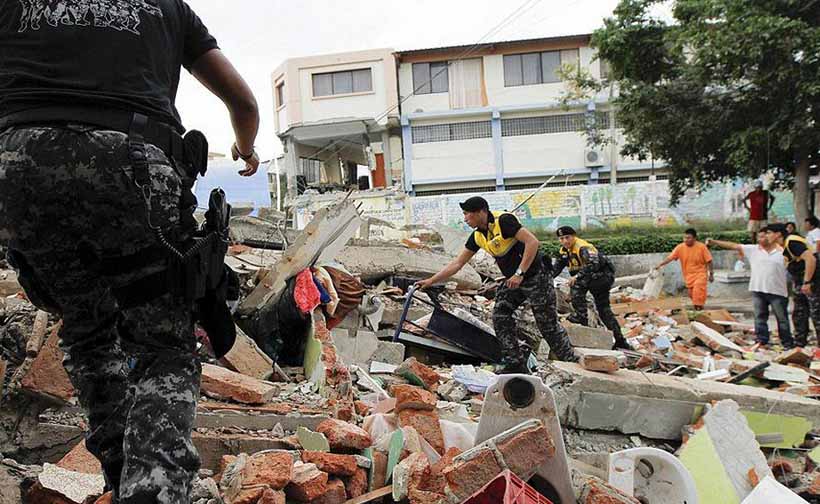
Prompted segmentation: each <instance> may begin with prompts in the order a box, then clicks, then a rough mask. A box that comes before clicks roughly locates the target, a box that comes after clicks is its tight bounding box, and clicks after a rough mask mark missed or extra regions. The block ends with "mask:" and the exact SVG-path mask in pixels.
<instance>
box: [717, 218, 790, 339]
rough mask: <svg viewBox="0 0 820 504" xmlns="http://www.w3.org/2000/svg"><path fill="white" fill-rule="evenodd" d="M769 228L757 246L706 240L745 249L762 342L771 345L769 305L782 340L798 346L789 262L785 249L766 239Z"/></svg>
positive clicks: (758, 336)
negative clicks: (792, 319)
mask: <svg viewBox="0 0 820 504" xmlns="http://www.w3.org/2000/svg"><path fill="white" fill-rule="evenodd" d="M766 230H767V228H765V227H764V228H762V229H761V230H760V231H758V233H757V245H741V244H739V243H733V242H728V241H721V240H711V239H709V240H706V245H707V246H709V245H715V246H716V247H719V248H723V249H729V250H736V251H738V252H742V253H743V255H744V256H745V257H746V259H747V260H748V261H749V265H750V267H751V271H752V277H751V279H750V280H749V290H750V291H751V293H752V300H753V301H754V311H755V336H756V339H757V342H758V343H760V344H762V345H768V344H769V308H771V311H772V312H773V313H774V317H775V319H777V332H778V334H779V335H780V343H781V344H782V345H783V346H784V347H785V348H792V347H794V340H792V334H791V327H790V326H789V310H788V308H789V291H788V287H787V283H786V278H787V272H786V264H785V262H784V260H783V248H782V247H780V246H779V245H776V244H773V243H772V244H770V243H769V241H768V240H767V239H766Z"/></svg>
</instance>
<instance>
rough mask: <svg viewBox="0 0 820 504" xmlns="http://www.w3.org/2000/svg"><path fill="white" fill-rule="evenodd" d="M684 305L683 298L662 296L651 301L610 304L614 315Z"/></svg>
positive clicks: (683, 307)
mask: <svg viewBox="0 0 820 504" xmlns="http://www.w3.org/2000/svg"><path fill="white" fill-rule="evenodd" d="M685 309H686V305H685V304H684V302H683V298H664V299H654V300H651V301H635V302H632V303H618V304H614V305H612V311H613V312H614V313H615V315H624V314H627V313H639V314H640V313H647V312H650V311H659V310H685Z"/></svg>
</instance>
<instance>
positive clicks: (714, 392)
mask: <svg viewBox="0 0 820 504" xmlns="http://www.w3.org/2000/svg"><path fill="white" fill-rule="evenodd" d="M553 366H554V368H555V369H556V370H557V371H559V372H563V374H564V376H562V377H560V380H561V382H562V383H558V384H557V385H555V386H553V387H552V390H553V391H554V393H555V398H556V402H557V404H558V414H559V417H560V418H561V423H562V425H566V426H569V427H576V428H590V427H584V425H581V424H580V423H579V416H578V411H579V407H582V406H583V404H584V400H585V399H584V394H601V395H603V396H606V397H601V398H598V399H597V400H598V401H602V400H611V402H612V403H618V402H622V401H623V398H624V397H628V398H629V400H630V401H632V404H631V407H633V408H636V407H640V408H644V410H645V411H653V412H654V414H653V415H648V418H647V420H648V421H650V422H652V426H651V428H650V427H642V428H641V432H642V433H643V432H647V433H649V432H650V431H652V432H656V433H658V432H668V434H664V435H663V436H664V437H660V438H661V439H668V438H667V437H665V436H667V435H671V433H672V431H673V430H677V431H680V429H681V428H683V427H684V426H685V425H686V422H684V418H685V417H687V416H688V412H689V411H694V410H693V409H690V405H686V404H681V402H683V403H697V404H699V405H705V404H708V403H710V402H711V401H719V400H722V399H733V400H734V401H736V402H737V403H738V404H739V405H740V407H741V408H742V409H743V410H744V411H756V412H761V413H770V414H781V415H783V414H785V415H793V416H799V417H803V418H806V419H807V420H808V421H810V422H811V423H812V425H814V426H820V402H818V401H815V400H812V399H806V398H803V397H799V396H793V395H791V394H784V393H782V392H779V391H776V390H768V389H762V388H755V387H750V386H745V385H734V384H727V383H720V382H708V381H700V380H691V379H687V378H678V377H674V376H666V375H660V374H651V375H650V374H644V373H640V372H637V371H630V370H626V369H622V370H620V371H618V372H617V373H614V374H601V373H596V372H594V371H587V370H586V369H584V368H583V367H581V366H580V365H578V364H574V363H567V362H555V363H553ZM559 374H560V373H559ZM546 378H548V379H551V380H553V381H555V380H557V379H559V378H558V377H557V376H553V375H552V374H548V375H546ZM590 400H592V399H587V401H590ZM667 400H668V401H676V402H675V403H674V404H669V405H667V404H666V403H665V402H662V401H667ZM659 401H661V402H659ZM666 406H669V407H672V408H673V409H674V410H676V411H678V413H676V414H673V415H669V414H667V415H664V414H662V413H661V411H663V410H664V408H665V407H666ZM587 407H589V406H587ZM485 408H486V405H485ZM618 408H619V409H621V410H625V409H626V406H619V407H618ZM582 409H583V408H582ZM666 411H667V412H668V411H671V410H666ZM653 417H657V419H658V421H657V422H655V421H654V420H653ZM624 418H625V421H624V422H616V421H614V420H613V421H612V423H613V424H615V423H617V424H618V425H612V426H611V430H616V431H619V432H624V433H627V432H629V431H630V430H631V429H630V428H629V427H628V425H634V421H635V419H634V418H633V416H631V415H629V416H627V417H624ZM673 419H676V420H674V421H675V422H681V423H680V425H674V426H673V424H672V423H671V422H672V421H673ZM661 423H666V424H668V425H666V426H663V425H661ZM644 428H645V429H647V430H644ZM632 433H634V432H632ZM656 435H657V434H656ZM675 439H680V436H679V435H678V436H677V437H676V438H675Z"/></svg>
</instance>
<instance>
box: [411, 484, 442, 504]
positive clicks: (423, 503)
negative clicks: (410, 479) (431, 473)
mask: <svg viewBox="0 0 820 504" xmlns="http://www.w3.org/2000/svg"><path fill="white" fill-rule="evenodd" d="M409 493H410V495H409V497H410V504H444V503H445V502H446V501H445V497H444V494H440V493H436V492H428V491H426V490H419V489H417V488H411V489H410V492H409Z"/></svg>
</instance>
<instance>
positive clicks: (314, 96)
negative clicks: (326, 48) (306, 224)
mask: <svg viewBox="0 0 820 504" xmlns="http://www.w3.org/2000/svg"><path fill="white" fill-rule="evenodd" d="M272 79H273V81H272V84H273V92H274V103H275V107H276V114H275V117H276V134H277V135H278V136H279V138H280V139H281V140H282V143H283V144H284V147H285V155H284V157H283V158H282V160H281V161H282V166H281V168H282V171H283V172H284V173H286V174H287V180H288V195H289V196H290V197H293V196H295V195H296V194H297V186H299V189H300V191H299V192H301V189H302V188H303V187H304V186H318V187H322V186H324V187H333V186H350V185H356V184H357V179H358V177H359V175H360V173H359V172H360V170H361V168H360V167H368V168H370V169H371V170H372V172H373V173H372V174H371V176H372V179H373V182H374V184H375V185H380V186H386V185H391V184H392V183H393V175H394V174H395V175H396V176H398V177H400V176H401V137H400V130H399V119H398V118H399V104H398V82H397V79H396V60H395V56H394V54H393V50H392V49H375V50H369V51H358V52H350V53H341V54H331V55H323V56H312V57H306V58H293V59H289V60H286V61H285V62H284V63H282V64H281V65H280V66H279V68H277V69H276V70H275V71H274V73H273V76H272ZM364 172H365V173H367V170H366V169H365V171H364Z"/></svg>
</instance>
